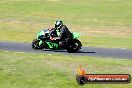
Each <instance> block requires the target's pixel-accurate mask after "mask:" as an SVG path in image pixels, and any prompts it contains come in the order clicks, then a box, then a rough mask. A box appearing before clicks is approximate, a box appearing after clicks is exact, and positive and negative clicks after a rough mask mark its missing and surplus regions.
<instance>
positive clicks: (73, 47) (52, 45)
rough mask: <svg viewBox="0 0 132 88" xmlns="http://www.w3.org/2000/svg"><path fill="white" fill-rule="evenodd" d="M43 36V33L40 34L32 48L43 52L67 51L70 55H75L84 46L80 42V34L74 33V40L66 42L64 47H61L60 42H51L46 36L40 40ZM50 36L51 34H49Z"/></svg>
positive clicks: (33, 42)
mask: <svg viewBox="0 0 132 88" xmlns="http://www.w3.org/2000/svg"><path fill="white" fill-rule="evenodd" d="M56 34H59V32H56ZM40 35H42V32H39V33H38V34H37V37H36V39H34V40H33V41H32V48H33V49H34V50H43V49H51V50H59V49H64V50H67V52H68V53H75V52H78V51H79V50H80V49H81V47H82V44H81V42H80V41H79V40H78V38H79V37H80V34H79V33H76V32H73V33H72V38H71V39H70V40H68V41H64V43H63V45H62V46H60V44H59V40H54V41H53V40H50V38H49V36H44V37H43V39H40V38H39V36H40ZM49 35H50V34H49ZM39 42H42V44H41V45H39Z"/></svg>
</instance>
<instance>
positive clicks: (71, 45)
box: [66, 39, 82, 53]
mask: <svg viewBox="0 0 132 88" xmlns="http://www.w3.org/2000/svg"><path fill="white" fill-rule="evenodd" d="M81 46H82V44H81V42H80V41H79V40H77V39H74V40H70V41H69V42H68V43H67V47H66V50H67V52H68V53H76V52H78V50H80V49H81Z"/></svg>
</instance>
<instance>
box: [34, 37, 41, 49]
mask: <svg viewBox="0 0 132 88" xmlns="http://www.w3.org/2000/svg"><path fill="white" fill-rule="evenodd" d="M39 42H40V40H38V39H34V40H33V42H32V48H33V49H34V50H38V49H40V46H39Z"/></svg>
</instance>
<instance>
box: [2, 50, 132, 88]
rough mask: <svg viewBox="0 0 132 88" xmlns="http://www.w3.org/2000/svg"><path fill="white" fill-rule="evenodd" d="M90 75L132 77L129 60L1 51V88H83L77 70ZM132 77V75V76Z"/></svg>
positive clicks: (128, 87)
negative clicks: (81, 68)
mask: <svg viewBox="0 0 132 88" xmlns="http://www.w3.org/2000/svg"><path fill="white" fill-rule="evenodd" d="M81 64H82V65H83V67H85V69H86V71H87V73H97V74H105V73H111V74H118V73H124V74H125V73H126V74H131V73H132V66H131V64H132V62H131V60H129V59H119V58H118V59H117V58H101V57H97V58H96V57H84V56H80V57H78V56H72V55H71V56H67V55H61V54H41V53H40V54H38V53H37V54H36V53H18V52H5V51H0V88H8V87H9V88H23V87H24V88H62V87H63V88H80V86H79V85H78V84H77V83H76V81H75V75H76V72H77V68H78V66H80V65H81ZM131 75H132V74H131ZM83 87H84V88H87V87H90V88H93V87H94V88H115V87H118V88H125V87H126V88H131V87H132V85H131V84H125V85H124V84H89V85H84V86H83Z"/></svg>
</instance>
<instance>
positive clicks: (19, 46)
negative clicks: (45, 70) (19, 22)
mask: <svg viewBox="0 0 132 88" xmlns="http://www.w3.org/2000/svg"><path fill="white" fill-rule="evenodd" d="M0 50H6V51H17V52H34V53H47V54H49V53H51V54H52V53H62V54H67V55H82V56H100V57H115V58H119V59H121V58H128V59H132V49H118V48H112V49H110V48H97V47H82V49H81V50H80V51H79V52H78V53H67V52H66V50H43V51H42V50H33V49H32V48H31V43H22V42H0Z"/></svg>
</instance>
